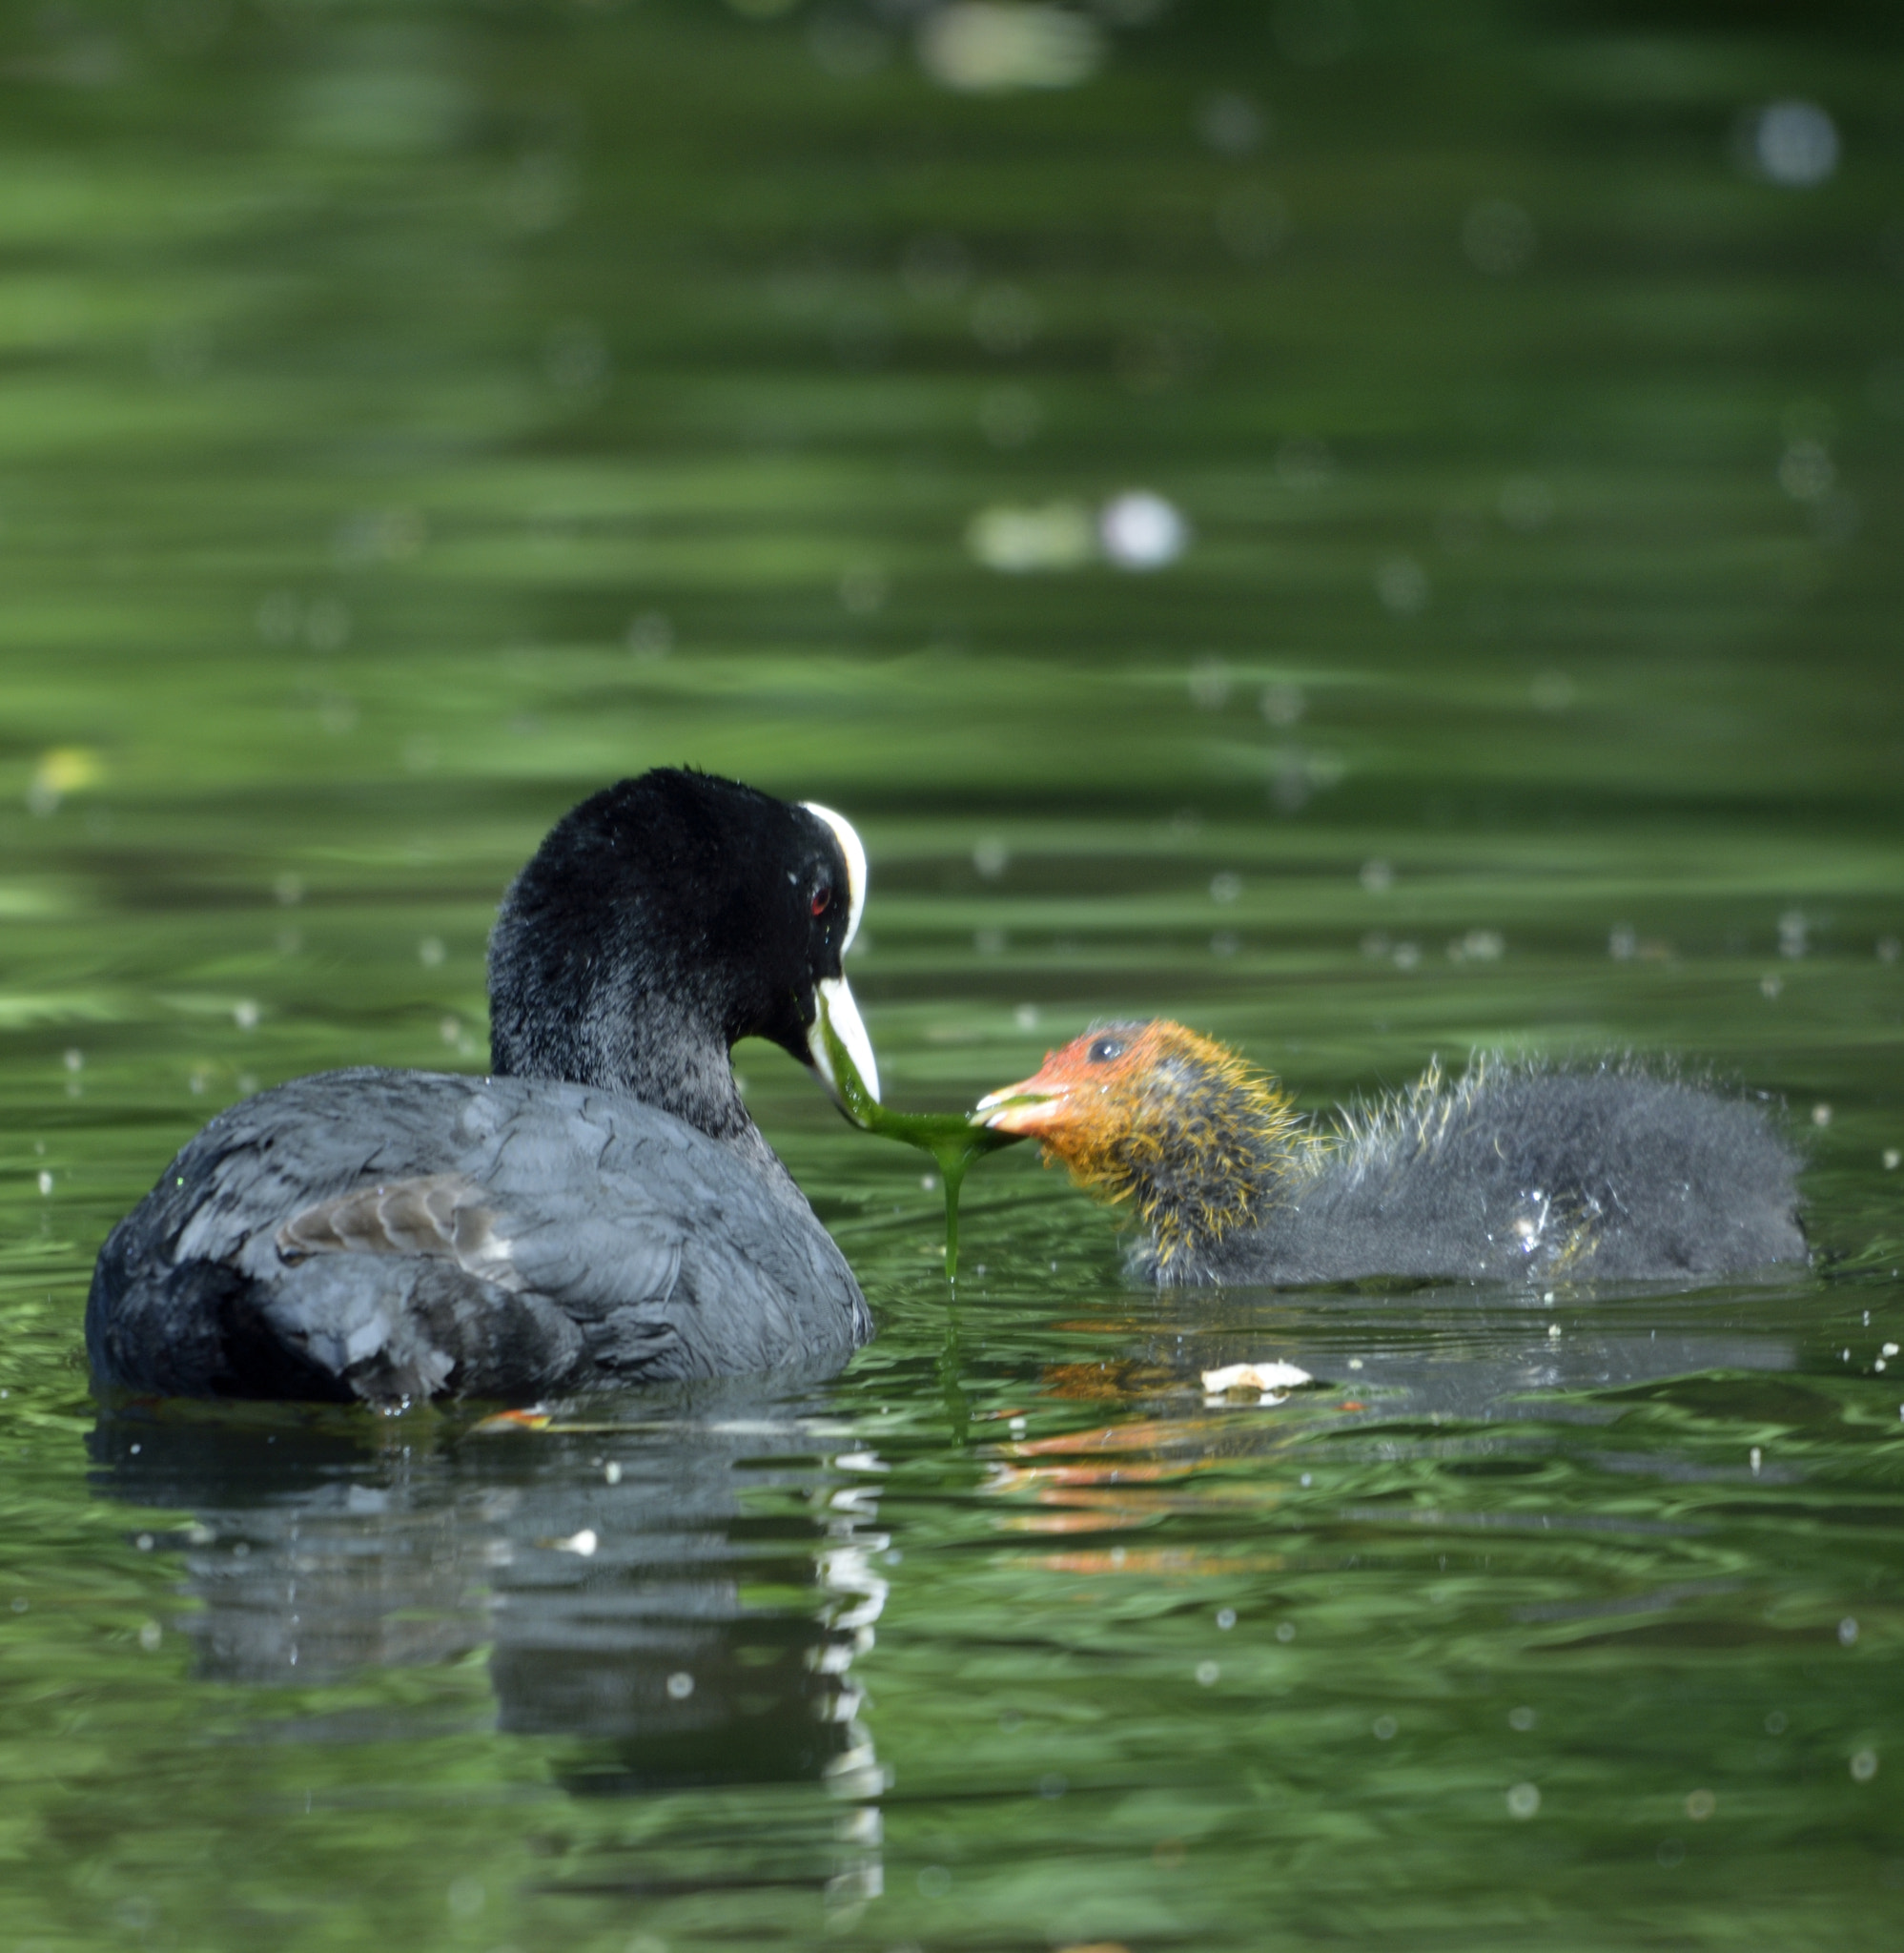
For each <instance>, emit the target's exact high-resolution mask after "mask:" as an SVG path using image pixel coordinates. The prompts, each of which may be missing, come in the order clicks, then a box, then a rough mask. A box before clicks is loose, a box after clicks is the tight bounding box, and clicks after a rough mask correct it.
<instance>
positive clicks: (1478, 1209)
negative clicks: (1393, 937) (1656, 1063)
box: [1136, 1060, 1808, 1284]
mask: <svg viewBox="0 0 1904 1953" xmlns="http://www.w3.org/2000/svg"><path fill="white" fill-rule="evenodd" d="M1316 1138H1317V1140H1318V1141H1320V1143H1317V1144H1314V1145H1312V1146H1307V1147H1299V1148H1298V1149H1296V1150H1295V1151H1293V1152H1292V1154H1291V1155H1290V1158H1289V1161H1288V1163H1287V1165H1286V1167H1285V1168H1284V1170H1283V1172H1282V1174H1281V1175H1280V1179H1279V1182H1278V1184H1277V1187H1276V1190H1275V1193H1274V1196H1273V1198H1272V1199H1271V1201H1270V1202H1269V1203H1268V1205H1267V1208H1266V1210H1265V1212H1264V1213H1263V1216H1262V1219H1261V1221H1260V1223H1259V1225H1257V1226H1255V1227H1253V1228H1249V1229H1247V1230H1242V1231H1239V1232H1235V1233H1231V1234H1228V1235H1226V1236H1224V1237H1223V1238H1222V1239H1221V1240H1219V1241H1215V1242H1204V1243H1200V1244H1198V1246H1197V1248H1196V1251H1195V1252H1194V1254H1192V1255H1191V1256H1189V1257H1188V1258H1186V1259H1183V1260H1181V1261H1179V1262H1176V1263H1174V1264H1173V1265H1172V1266H1171V1267H1170V1268H1169V1269H1168V1270H1167V1271H1166V1270H1159V1269H1157V1266H1156V1263H1155V1256H1154V1254H1153V1253H1151V1252H1150V1251H1149V1250H1148V1246H1147V1244H1139V1245H1138V1246H1137V1248H1136V1260H1137V1262H1138V1264H1139V1265H1140V1266H1143V1267H1144V1268H1145V1269H1146V1271H1147V1272H1150V1273H1152V1274H1153V1275H1155V1276H1156V1277H1157V1279H1160V1280H1165V1281H1173V1282H1190V1283H1197V1282H1231V1283H1240V1282H1255V1283H1276V1284H1298V1283H1315V1282H1342V1281H1354V1280H1359V1279H1363V1278H1369V1277H1378V1276H1382V1275H1406V1276H1412V1277H1427V1278H1431V1279H1454V1280H1461V1279H1466V1280H1471V1281H1473V1280H1479V1281H1525V1282H1540V1283H1547V1282H1554V1281H1566V1280H1593V1281H1656V1280H1661V1279H1677V1278H1682V1277H1688V1276H1705V1275H1713V1274H1720V1273H1725V1272H1729V1271H1740V1270H1746V1269H1751V1268H1756V1267H1763V1266H1767V1265H1770V1264H1775V1263H1791V1262H1804V1261H1805V1260H1806V1259H1807V1258H1808V1251H1807V1247H1806V1242H1805V1234H1804V1230H1803V1228H1802V1227H1801V1226H1800V1225H1799V1222H1798V1194H1797V1186H1796V1177H1797V1171H1798V1165H1799V1162H1798V1157H1797V1154H1796V1153H1795V1151H1794V1150H1793V1148H1792V1147H1791V1144H1790V1143H1789V1142H1788V1141H1786V1139H1785V1138H1784V1137H1783V1135H1782V1134H1781V1132H1780V1131H1779V1129H1778V1125H1777V1123H1776V1122H1775V1120H1774V1119H1773V1117H1772V1110H1771V1107H1769V1106H1768V1105H1767V1104H1765V1103H1763V1102H1758V1101H1753V1100H1747V1099H1741V1098H1732V1097H1728V1096H1724V1095H1722V1094H1719V1093H1716V1092H1713V1091H1710V1090H1708V1089H1705V1088H1703V1087H1700V1086H1697V1085H1692V1084H1688V1083H1685V1082H1682V1081H1680V1080H1678V1079H1670V1078H1661V1077H1657V1076H1654V1075H1652V1074H1649V1073H1647V1072H1644V1071H1640V1070H1637V1069H1632V1068H1627V1067H1623V1066H1618V1065H1612V1064H1607V1065H1601V1066H1599V1067H1596V1068H1594V1069H1590V1070H1587V1069H1583V1070H1561V1069H1547V1068H1546V1067H1537V1066H1522V1065H1514V1064H1509V1063H1505V1062H1502V1061H1499V1060H1495V1061H1492V1062H1488V1061H1480V1062H1477V1063H1476V1064H1475V1065H1474V1066H1473V1067H1472V1068H1471V1069H1470V1070H1469V1071H1468V1073H1467V1074H1466V1075H1465V1076H1464V1077H1463V1078H1461V1079H1455V1080H1452V1081H1450V1080H1448V1079H1444V1078H1443V1076H1442V1074H1441V1073H1440V1071H1439V1069H1431V1070H1430V1071H1429V1072H1428V1073H1427V1074H1426V1076H1425V1077H1423V1079H1421V1080H1420V1081H1419V1082H1418V1083H1417V1084H1415V1085H1414V1086H1413V1087H1411V1088H1410V1089H1408V1090H1407V1091H1404V1092H1401V1093H1397V1094H1395V1095H1393V1096H1392V1097H1390V1098H1387V1099H1384V1100H1380V1101H1378V1102H1376V1103H1375V1104H1374V1105H1372V1106H1370V1107H1368V1108H1366V1109H1362V1110H1353V1109H1352V1110H1348V1111H1344V1112H1341V1113H1339V1114H1338V1115H1337V1116H1336V1120H1335V1121H1334V1124H1333V1127H1332V1128H1327V1129H1324V1130H1322V1131H1321V1132H1319V1133H1318V1134H1317V1135H1316Z"/></svg>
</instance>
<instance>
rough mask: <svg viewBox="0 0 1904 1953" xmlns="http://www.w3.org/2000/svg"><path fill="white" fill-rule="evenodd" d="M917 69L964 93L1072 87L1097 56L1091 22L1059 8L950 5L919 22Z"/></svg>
mask: <svg viewBox="0 0 1904 1953" xmlns="http://www.w3.org/2000/svg"><path fill="white" fill-rule="evenodd" d="M918 51H919V66H920V67H921V68H923V69H924V70H925V71H926V72H927V73H928V74H929V75H930V76H931V77H932V80H934V81H935V82H937V83H938V84H939V86H940V87H941V88H949V89H953V90H956V91H958V92H959V93H965V94H1004V93H1010V92H1012V91H1013V90H1016V89H1044V88H1075V87H1076V86H1077V84H1078V83H1079V82H1082V81H1088V80H1089V79H1090V78H1091V76H1092V75H1094V74H1095V72H1097V69H1098V66H1099V64H1100V63H1101V62H1102V60H1103V58H1104V37H1103V34H1102V32H1101V31H1100V30H1099V28H1098V27H1097V24H1096V23H1095V21H1093V20H1091V19H1090V18H1088V17H1087V16H1085V15H1083V14H1078V13H1071V12H1067V11H1066V10H1064V9H1062V8H1059V7H1044V6H1012V7H1005V6H998V5H995V4H993V0H954V4H953V5H952V6H950V7H942V8H940V9H939V10H937V11H935V12H932V13H929V14H928V15H927V16H926V17H925V19H924V20H922V21H921V22H920V24H919V31H918Z"/></svg>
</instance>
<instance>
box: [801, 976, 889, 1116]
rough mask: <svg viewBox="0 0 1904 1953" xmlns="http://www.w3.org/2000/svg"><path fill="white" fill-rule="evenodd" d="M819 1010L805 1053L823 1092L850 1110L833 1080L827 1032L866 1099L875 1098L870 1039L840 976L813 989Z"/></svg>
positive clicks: (876, 1082)
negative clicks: (855, 1075) (823, 1085)
mask: <svg viewBox="0 0 1904 1953" xmlns="http://www.w3.org/2000/svg"><path fill="white" fill-rule="evenodd" d="M814 988H815V991H816V993H817V1001H818V1005H819V1008H818V1009H817V1010H816V1011H815V1012H814V1013H813V1024H812V1028H811V1029H810V1030H809V1032H808V1033H807V1049H808V1050H809V1052H810V1053H811V1054H812V1059H813V1069H814V1070H815V1071H816V1072H818V1073H819V1075H820V1076H821V1077H822V1078H823V1079H826V1081H827V1089H828V1090H829V1091H830V1092H831V1093H832V1095H833V1097H834V1098H835V1099H837V1100H839V1101H840V1103H841V1104H842V1105H845V1106H847V1108H848V1110H849V1111H850V1110H851V1105H850V1101H849V1100H848V1099H847V1095H846V1094H845V1092H844V1091H842V1090H841V1088H840V1080H839V1079H837V1078H835V1077H834V1076H833V1054H832V1052H831V1051H830V1049H829V1047H828V1043H827V1032H828V1031H829V1029H830V1030H831V1032H832V1034H833V1037H834V1038H836V1039H837V1040H838V1042H839V1046H840V1049H841V1051H842V1052H844V1053H845V1055H846V1058H847V1061H848V1062H849V1063H850V1065H851V1066H852V1068H853V1070H854V1071H856V1072H857V1073H858V1074H859V1082H860V1083H861V1085H863V1086H864V1087H865V1088H866V1093H867V1096H868V1097H869V1098H870V1099H872V1100H877V1099H878V1097H879V1063H878V1060H877V1059H874V1057H873V1055H872V1039H871V1038H869V1037H868V1036H867V1035H866V1026H865V1024H864V1023H862V1022H861V1021H860V1015H859V1005H858V1004H856V1003H855V1002H854V1001H853V994H852V991H851V989H850V987H849V986H848V983H847V979H846V978H845V977H822V978H821V980H820V982H819V983H818V984H816V985H815V986H814Z"/></svg>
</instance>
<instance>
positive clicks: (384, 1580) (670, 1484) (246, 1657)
mask: <svg viewBox="0 0 1904 1953" xmlns="http://www.w3.org/2000/svg"><path fill="white" fill-rule="evenodd" d="M637 1414H638V1415H639V1416H641V1417H642V1418H643V1419H644V1420H652V1422H651V1423H650V1425H649V1428H647V1429H625V1430H621V1429H618V1430H615V1431H612V1432H597V1433H580V1434H575V1435H565V1434H561V1433H556V1432H538V1433H524V1434H512V1435H507V1436H496V1437H489V1436H481V1437H478V1436H465V1437H462V1438H461V1439H459V1440H449V1441H445V1442H440V1443H437V1444H428V1443H425V1444H423V1445H418V1444H417V1443H416V1442H415V1440H414V1437H413V1436H412V1435H411V1434H409V1433H405V1435H404V1441H403V1442H402V1443H400V1444H399V1443H383V1444H379V1441H378V1440H379V1436H382V1435H383V1433H381V1432H372V1431H366V1430H364V1429H362V1428H360V1427H358V1428H355V1429H354V1428H353V1425H354V1420H351V1419H349V1418H347V1417H343V1418H340V1417H338V1416H336V1415H335V1414H334V1413H329V1412H318V1413H316V1414H314V1416H313V1417H312V1418H311V1419H310V1420H309V1421H305V1422H294V1421H293V1420H292V1419H290V1418H287V1417H285V1416H284V1415H283V1414H282V1413H281V1412H279V1413H275V1414H273V1415H271V1416H270V1418H269V1420H268V1421H267V1420H266V1419H265V1418H264V1416H263V1415H262V1414H261V1413H260V1414H257V1415H247V1414H246V1413H245V1412H243V1411H242V1410H239V1409H237V1408H229V1409H213V1408H206V1409H204V1410H202V1411H199V1412H197V1413H188V1414H186V1415H184V1416H180V1415H179V1414H178V1408H177V1407H172V1408H168V1409H167V1411H166V1413H165V1414H164V1415H163V1416H162V1417H158V1418H152V1417H144V1416H136V1415H131V1414H120V1415H113V1414H108V1415H106V1416H104V1417H102V1418H101V1420H100V1421H99V1423H98V1425H97V1426H96V1427H95V1428H94V1429H93V1431H92V1436H91V1438H90V1440H89V1448H90V1449H91V1452H92V1460H93V1472H92V1483H93V1486H94V1489H95V1490H96V1491H97V1492H99V1493H100V1494H101V1495H102V1496H104V1497H107V1498H111V1499H114V1500H120V1501H124V1502H125V1503H127V1504H129V1505H135V1506H139V1507H147V1508H153V1507H156V1508H161V1509H162V1508H172V1509H174V1510H183V1511H189V1512H191V1513H193V1514H194V1518H193V1519H192V1521H191V1522H190V1523H189V1524H188V1525H187V1526H185V1527H182V1528H179V1529H176V1530H173V1531H165V1530H162V1529H160V1530H155V1531H154V1547H155V1549H156V1550H158V1551H161V1552H172V1553H175V1554H176V1555H177V1556H178V1562H179V1565H180V1567H181V1571H182V1573H183V1581H182V1587H183V1592H184V1593H186V1594H187V1595H188V1596H189V1597H190V1598H191V1599H193V1600H194V1601H195V1602H196V1603H197V1604H198V1606H197V1611H196V1612H194V1613H187V1614H183V1615H182V1616H181V1618H180V1621H179V1626H180V1628H181V1629H182V1630H183V1631H184V1632H185V1633H187V1634H190V1635H191V1636H192V1637H193V1639H194V1643H195V1647H196V1663H195V1667H196V1672H197V1673H198V1675H201V1676H202V1677H204V1678H206V1679H208V1680H216V1681H227V1682H244V1683H249V1684H254V1685H256V1684H265V1685H270V1684H273V1683H278V1684H284V1685H297V1686H300V1687H308V1686H311V1685H314V1684H317V1685H321V1684H323V1683H326V1682H336V1681H339V1680H342V1679H345V1678H347V1677H348V1676H349V1675H352V1674H353V1673H354V1672H358V1671H360V1670H362V1669H365V1668H375V1667H385V1666H413V1665H420V1664H426V1663H432V1662H440V1661H445V1660H450V1659H454V1658H455V1657H457V1656H458V1655H463V1654H466V1653H468V1652H469V1651H471V1650H473V1649H476V1648H479V1647H481V1646H482V1645H483V1644H484V1643H487V1644H488V1645H489V1650H490V1653H489V1674H490V1680H491V1684H492V1686H493V1688H494V1690H495V1694H496V1699H497V1708H498V1722H499V1726H500V1727H501V1728H502V1730H503V1731H506V1732H509V1733H513V1734H522V1735H561V1734H570V1735H574V1736H576V1737H585V1738H589V1739H590V1743H589V1747H588V1749H587V1750H586V1752H585V1753H583V1754H582V1755H580V1756H578V1757H577V1758H576V1761H575V1766H574V1781H575V1784H576V1787H578V1788H583V1789H602V1790H610V1791H612V1790H616V1789H639V1788H645V1787H649V1786H662V1785H673V1784H691V1783H740V1782H746V1783H761V1782H786V1781H795V1780H801V1779H811V1778H819V1777H821V1776H822V1775H826V1774H829V1773H830V1774H831V1775H833V1776H835V1777H836V1778H837V1777H838V1776H839V1774H840V1772H841V1768H842V1765H843V1764H845V1765H851V1764H853V1763H855V1762H857V1763H858V1764H859V1765H860V1767H861V1768H862V1769H864V1768H866V1767H868V1766H870V1753H866V1754H862V1755H861V1756H859V1757H857V1758H855V1757H853V1756H852V1755H851V1754H850V1753H852V1752H854V1751H856V1750H857V1751H862V1752H865V1750H866V1745H867V1737H866V1734H865V1731H864V1730H863V1728H861V1727H860V1726H859V1725H858V1724H857V1723H856V1722H855V1721H854V1720H853V1718H852V1715H851V1709H852V1706H853V1702H854V1700H855V1696H856V1692H854V1691H853V1688H852V1684H851V1682H850V1678H849V1677H848V1675H847V1669H848V1667H849V1664H850V1661H851V1659H852V1656H853V1654H854V1652H855V1649H856V1646H858V1645H861V1644H862V1643H863V1639H864V1627H865V1623H866V1620H867V1618H868V1614H869V1605H870V1611H871V1612H876V1611H877V1603H878V1594H879V1593H880V1592H881V1591H883V1590H880V1589H879V1586H878V1583H877V1581H875V1580H872V1579H870V1575H867V1574H865V1573H855V1571H854V1570H856V1569H860V1568H863V1565H864V1561H863V1552H862V1551H860V1550H856V1549H855V1548H854V1547H853V1546H852V1543H851V1541H852V1527H853V1525H854V1523H855V1522H854V1520H853V1519H852V1518H851V1517H850V1516H844V1517H843V1516H842V1515H841V1514H839V1513H837V1512H836V1511H834V1509H833V1505H832V1503H831V1500H832V1499H833V1498H834V1497H836V1496H837V1492H836V1488H837V1487H838V1484H839V1479H838V1475H837V1474H836V1473H835V1472H834V1471H832V1470H830V1469H829V1467H828V1466H827V1465H826V1464H825V1463H824V1462H823V1461H822V1460H821V1459H819V1458H818V1457H817V1456H813V1455H812V1453H813V1447H814V1443H815V1441H814V1439H813V1438H811V1437H809V1436H808V1435H807V1434H806V1432H805V1428H804V1425H803V1423H802V1418H801V1412H800V1408H799V1407H798V1406H789V1405H788V1404H787V1403H785V1402H782V1403H777V1404H774V1405H770V1406H763V1405H762V1403H761V1402H760V1400H759V1399H758V1397H755V1398H753V1399H751V1400H743V1399H741V1398H739V1397H737V1396H730V1395H717V1396H710V1395H708V1394H706V1392H703V1393H701V1394H699V1395H697V1396H696V1397H695V1398H693V1399H692V1400H688V1399H686V1398H683V1399H680V1400H678V1401H672V1402H669V1403H666V1404H658V1403H656V1402H655V1401H654V1400H653V1399H652V1398H651V1397H644V1398H643V1399H641V1400H639V1404H638V1407H637ZM803 1454H805V1455H804V1456H803ZM764 1456H767V1457H770V1458H771V1460H772V1462H771V1463H769V1464H756V1463H754V1462H752V1461H754V1460H757V1459H761V1458H763V1457H764ZM611 1466H612V1468H613V1470H610V1467H611ZM611 1481H612V1482H611ZM744 1501H745V1503H746V1504H757V1505H759V1506H760V1507H762V1508H764V1509H765V1510H763V1511H761V1512H760V1514H759V1515H758V1516H754V1515H752V1514H749V1513H748V1512H747V1511H746V1510H745V1508H744ZM848 1503H853V1500H852V1499H851V1498H850V1499H849V1501H848ZM590 1546H592V1551H583V1550H582V1549H584V1548H587V1547H590ZM842 1567H844V1569H845V1571H844V1573H842V1572H841V1571H840V1570H841V1569H842ZM829 1574H830V1578H831V1581H832V1584H831V1585H830V1586H829ZM744 1587H745V1588H747V1589H748V1590H756V1591H765V1590H768V1589H773V1590H778V1591H779V1592H780V1593H789V1592H793V1593H799V1592H802V1591H804V1593H805V1594H806V1596H807V1597H806V1598H805V1600H804V1601H803V1600H792V1601H789V1602H786V1603H783V1604H781V1605H779V1606H775V1605H772V1604H770V1603H769V1604H760V1603H758V1602H757V1601H755V1600H753V1599H748V1600H747V1601H745V1602H744V1600H743V1589H744ZM869 1590H870V1591H869ZM845 1787H848V1788H851V1787H852V1786H851V1785H850V1784H849V1785H847V1786H845Z"/></svg>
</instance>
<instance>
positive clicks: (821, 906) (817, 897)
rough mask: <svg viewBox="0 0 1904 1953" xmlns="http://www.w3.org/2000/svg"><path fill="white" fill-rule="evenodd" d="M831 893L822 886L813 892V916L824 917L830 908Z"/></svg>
mask: <svg viewBox="0 0 1904 1953" xmlns="http://www.w3.org/2000/svg"><path fill="white" fill-rule="evenodd" d="M832 904H833V892H832V890H831V889H829V888H827V887H825V886H824V885H823V886H821V887H820V888H817V889H815V890H814V891H813V914H814V915H825V914H826V913H827V911H828V910H829V908H831V907H832Z"/></svg>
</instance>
